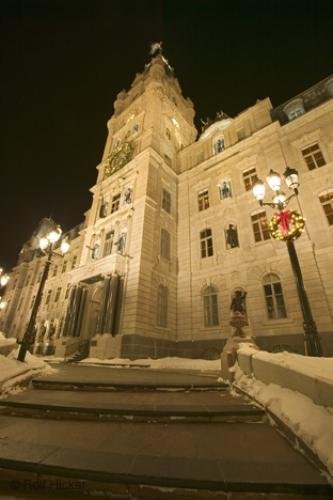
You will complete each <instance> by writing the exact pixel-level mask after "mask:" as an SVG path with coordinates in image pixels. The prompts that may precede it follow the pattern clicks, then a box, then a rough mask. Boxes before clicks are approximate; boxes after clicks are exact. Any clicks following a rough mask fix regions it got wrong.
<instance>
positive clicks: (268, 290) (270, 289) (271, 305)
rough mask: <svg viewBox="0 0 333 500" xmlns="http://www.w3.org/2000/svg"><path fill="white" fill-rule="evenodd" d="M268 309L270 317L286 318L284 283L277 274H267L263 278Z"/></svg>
mask: <svg viewBox="0 0 333 500" xmlns="http://www.w3.org/2000/svg"><path fill="white" fill-rule="evenodd" d="M263 288H264V294H265V301H266V310H267V315H268V318H269V319H279V318H286V317H287V313H286V307H285V304H284V298H283V291H282V285H281V282H280V278H279V277H278V276H277V275H276V274H266V276H264V279H263Z"/></svg>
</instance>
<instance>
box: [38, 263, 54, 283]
mask: <svg viewBox="0 0 333 500" xmlns="http://www.w3.org/2000/svg"><path fill="white" fill-rule="evenodd" d="M57 271H58V266H54V268H53V274H52V277H54V276H56V275H57ZM39 281H40V280H39Z"/></svg>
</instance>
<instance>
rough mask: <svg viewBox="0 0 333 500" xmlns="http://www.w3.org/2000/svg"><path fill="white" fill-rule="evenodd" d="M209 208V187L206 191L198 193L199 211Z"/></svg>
mask: <svg viewBox="0 0 333 500" xmlns="http://www.w3.org/2000/svg"><path fill="white" fill-rule="evenodd" d="M207 208H209V195H208V189H205V191H201V193H199V194H198V209H199V212H202V210H206V209H207Z"/></svg>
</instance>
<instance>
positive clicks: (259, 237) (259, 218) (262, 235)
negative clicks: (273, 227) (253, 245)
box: [251, 211, 271, 242]
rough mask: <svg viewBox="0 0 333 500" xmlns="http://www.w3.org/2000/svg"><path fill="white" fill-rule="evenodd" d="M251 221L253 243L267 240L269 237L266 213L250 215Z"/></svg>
mask: <svg viewBox="0 0 333 500" xmlns="http://www.w3.org/2000/svg"><path fill="white" fill-rule="evenodd" d="M251 220H252V227H253V234H254V240H255V242H258V241H263V240H269V239H270V237H271V236H270V233H269V229H268V222H267V217H266V212H265V211H264V212H260V213H259V214H255V215H252V216H251Z"/></svg>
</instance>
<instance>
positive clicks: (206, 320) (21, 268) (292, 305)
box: [2, 51, 333, 358]
mask: <svg viewBox="0 0 333 500" xmlns="http://www.w3.org/2000/svg"><path fill="white" fill-rule="evenodd" d="M332 97H333V77H329V78H327V79H325V80H323V81H321V82H319V83H318V84H316V85H314V86H313V87H312V88H310V89H308V90H306V91H305V92H303V93H302V94H300V95H298V96H296V97H294V98H291V99H290V100H289V101H288V102H287V103H285V104H282V105H280V106H278V107H277V108H273V107H272V104H271V102H270V100H269V98H266V99H263V100H258V101H257V102H256V104H254V105H253V106H251V107H249V108H247V109H246V110H245V111H243V112H242V113H240V114H239V115H237V116H236V117H234V118H230V117H228V116H226V115H225V114H224V113H222V112H220V113H218V114H217V117H216V120H215V121H214V122H211V123H205V124H204V127H203V128H204V130H203V131H202V133H201V134H199V135H198V132H197V130H196V128H195V126H194V123H193V118H194V108H193V104H192V102H191V101H190V99H188V98H187V99H186V98H184V97H183V95H182V92H181V88H180V86H179V83H178V81H177V79H176V78H175V75H174V71H173V69H172V68H171V67H170V65H169V63H168V61H167V60H166V59H165V58H164V56H163V55H162V54H161V53H160V51H158V53H157V54H155V56H153V58H152V59H151V61H150V63H149V64H147V65H146V67H145V69H144V71H143V72H142V73H141V74H137V75H136V77H135V79H134V81H133V83H132V86H131V88H130V89H129V90H128V91H122V92H120V93H119V94H118V96H117V99H116V101H115V103H114V114H113V116H112V117H111V119H110V120H109V122H108V135H107V140H106V144H105V149H104V152H103V155H102V158H101V162H100V163H99V165H98V166H97V170H98V175H97V181H96V184H95V186H94V187H93V188H92V189H91V192H92V196H93V199H92V204H91V208H90V210H89V211H88V212H87V213H86V214H85V220H84V222H83V223H82V224H81V225H80V226H78V227H76V228H74V229H72V230H71V231H69V232H68V237H69V239H70V240H71V251H70V252H69V255H68V256H66V257H65V258H64V260H61V259H60V258H59V259H58V258H55V259H54V261H53V265H52V269H51V272H50V274H49V278H48V280H47V283H46V286H45V290H44V294H43V301H42V304H41V307H40V309H39V314H38V317H37V322H36V337H35V345H34V350H35V352H37V353H44V354H46V353H55V355H58V356H67V357H68V356H71V355H73V353H75V352H80V350H81V353H83V354H87V352H88V351H89V350H90V356H92V357H101V358H105V357H115V356H122V357H130V358H139V357H148V356H149V357H160V356H168V355H179V356H193V357H215V356H217V355H218V354H219V353H220V352H221V350H222V347H223V345H224V343H225V340H226V338H227V337H228V336H230V335H231V330H232V329H231V327H230V324H229V322H230V302H231V298H232V296H233V294H234V292H235V291H236V290H242V291H244V292H247V298H246V315H247V320H248V327H247V330H248V333H250V334H252V335H253V336H255V337H256V340H257V342H258V344H259V345H260V346H262V347H264V348H266V349H269V350H280V349H283V348H286V349H289V350H293V351H296V352H304V338H303V328H302V321H303V320H302V314H301V309H300V304H299V301H298V295H297V290H296V285H295V281H294V277H293V273H292V269H291V265H290V261H289V257H288V253H287V249H286V245H285V243H283V242H280V241H276V240H273V239H272V238H271V237H270V233H269V231H268V225H267V221H268V220H269V219H270V218H271V217H272V215H273V213H274V210H272V209H271V208H268V209H266V208H265V207H260V206H259V205H258V203H257V202H256V200H255V199H254V197H253V195H252V190H251V188H252V185H253V182H254V181H255V180H256V179H257V178H265V177H266V175H267V174H268V172H269V171H270V169H273V170H275V171H277V172H279V173H280V174H282V173H283V171H284V170H285V168H286V165H289V166H292V167H294V168H296V169H297V170H298V172H299V176H300V183H301V186H300V189H299V196H298V198H296V197H295V198H294V199H292V200H291V202H290V207H291V208H292V209H297V210H298V211H300V212H301V213H302V214H304V217H305V218H306V231H305V232H304V233H303V235H302V236H301V237H300V238H299V239H298V240H297V241H296V243H295V245H296V248H297V252H298V256H299V260H300V264H301V267H302V272H303V277H304V282H305V287H306V290H307V293H308V296H309V300H310V303H311V307H312V311H313V315H314V317H315V320H316V323H317V327H318V331H319V333H320V336H321V339H322V343H323V348H324V353H325V354H326V355H329V354H331V355H333V98H332ZM44 223H45V221H44ZM42 230H43V223H42V224H41V227H39V228H38V231H39V233H41V232H42ZM38 231H36V233H35V234H34V235H33V237H32V239H31V240H30V241H29V242H28V243H27V244H25V245H24V247H23V250H22V252H21V254H20V258H19V261H18V264H17V266H16V267H15V268H14V269H13V271H12V279H11V281H10V282H9V284H8V286H7V290H6V296H7V300H8V307H7V310H6V312H5V313H3V317H2V329H3V330H4V331H5V332H6V333H7V334H8V335H12V336H18V337H20V336H22V334H23V332H24V328H25V326H26V324H27V322H28V319H29V312H30V311H31V307H32V303H33V299H34V295H35V294H36V290H37V287H38V280H39V276H40V273H41V269H42V267H43V262H44V259H45V258H44V257H43V256H41V254H40V252H39V251H38V250H36V246H37V243H36V242H37V240H38Z"/></svg>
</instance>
